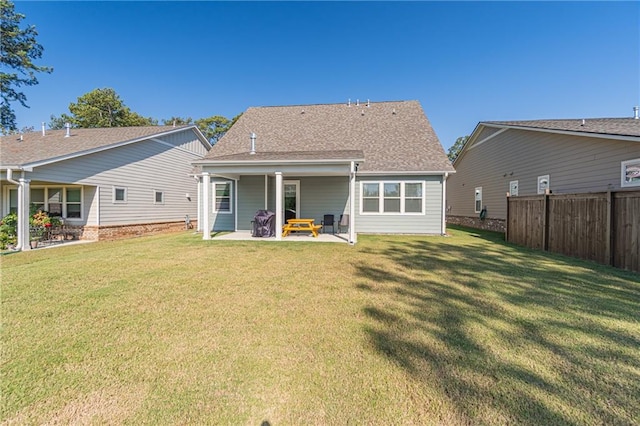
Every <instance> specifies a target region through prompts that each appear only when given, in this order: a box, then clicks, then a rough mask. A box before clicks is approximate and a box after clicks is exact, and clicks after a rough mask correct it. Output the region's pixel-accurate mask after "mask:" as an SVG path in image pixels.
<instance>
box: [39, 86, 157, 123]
mask: <svg viewBox="0 0 640 426" xmlns="http://www.w3.org/2000/svg"><path fill="white" fill-rule="evenodd" d="M69 112H71V115H66V114H62V116H61V117H56V116H53V115H52V116H51V123H50V127H51V128H54V129H55V128H61V126H60V125H62V126H64V124H65V123H67V122H68V123H70V124H71V125H72V126H73V127H83V128H89V127H128V126H153V125H156V124H158V121H157V120H155V119H153V118H150V117H149V118H147V117H143V116H141V115H139V114H138V113H135V112H133V111H131V110H130V109H129V107H128V106H126V105H125V104H124V102H123V101H122V99H120V96H118V94H117V93H116V92H115V90H113V89H110V88H105V89H95V90H93V91H92V92H89V93H86V94H84V95H82V96H80V97H79V98H78V102H77V103H71V104H69Z"/></svg>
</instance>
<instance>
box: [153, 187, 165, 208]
mask: <svg viewBox="0 0 640 426" xmlns="http://www.w3.org/2000/svg"><path fill="white" fill-rule="evenodd" d="M158 194H160V198H161V200H160V201H158ZM153 204H156V205H163V204H164V191H162V190H160V189H154V190H153Z"/></svg>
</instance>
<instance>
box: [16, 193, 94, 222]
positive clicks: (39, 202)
mask: <svg viewBox="0 0 640 426" xmlns="http://www.w3.org/2000/svg"><path fill="white" fill-rule="evenodd" d="M29 196H30V202H31V203H30V207H29V208H30V209H36V210H43V211H46V212H48V213H49V216H52V217H54V216H57V217H65V218H72V219H81V218H82V188H80V187H53V186H51V187H49V186H45V187H37V188H31V191H30V193H29ZM17 211H18V190H17V189H13V188H12V189H10V190H9V212H10V213H15V212H17Z"/></svg>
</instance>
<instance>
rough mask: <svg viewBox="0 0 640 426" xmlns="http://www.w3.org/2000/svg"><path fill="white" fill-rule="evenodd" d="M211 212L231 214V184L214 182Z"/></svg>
mask: <svg viewBox="0 0 640 426" xmlns="http://www.w3.org/2000/svg"><path fill="white" fill-rule="evenodd" d="M213 189H214V193H215V199H214V201H213V211H215V212H218V213H231V182H214V184H213Z"/></svg>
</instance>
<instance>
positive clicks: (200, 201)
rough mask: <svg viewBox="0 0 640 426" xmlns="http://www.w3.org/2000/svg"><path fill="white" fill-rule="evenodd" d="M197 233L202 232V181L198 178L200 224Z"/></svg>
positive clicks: (197, 226) (198, 223)
mask: <svg viewBox="0 0 640 426" xmlns="http://www.w3.org/2000/svg"><path fill="white" fill-rule="evenodd" d="M196 231H202V179H201V178H198V222H197V225H196Z"/></svg>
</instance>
